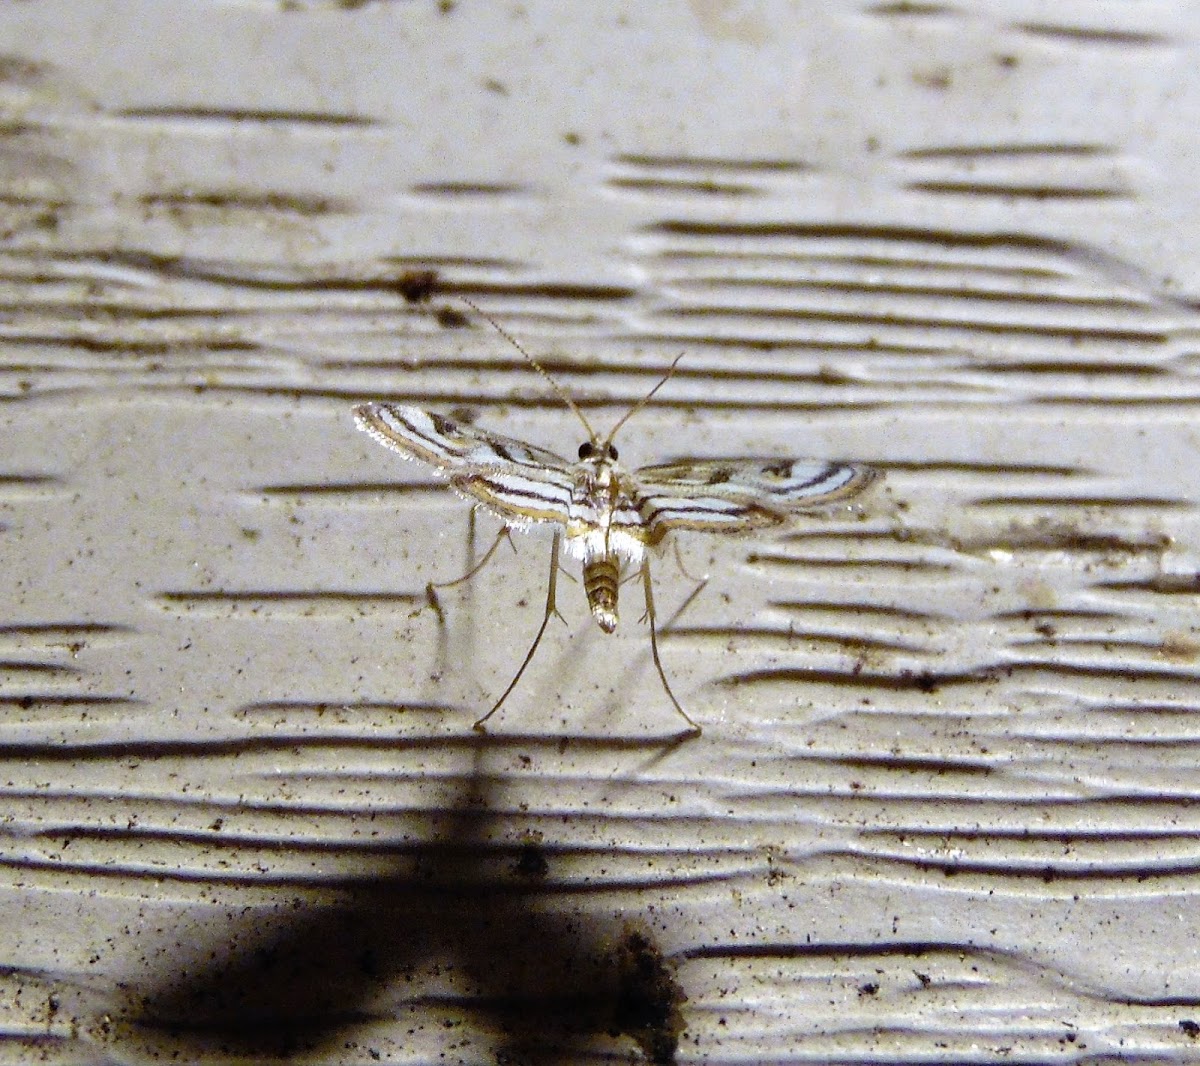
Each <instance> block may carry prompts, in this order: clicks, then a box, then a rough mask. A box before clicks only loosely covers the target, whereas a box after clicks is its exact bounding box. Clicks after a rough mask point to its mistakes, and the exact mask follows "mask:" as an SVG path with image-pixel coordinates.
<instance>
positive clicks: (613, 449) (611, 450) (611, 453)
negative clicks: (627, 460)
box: [608, 444, 617, 459]
mask: <svg viewBox="0 0 1200 1066" xmlns="http://www.w3.org/2000/svg"><path fill="white" fill-rule="evenodd" d="M608 457H609V458H610V459H615V458H616V457H617V449H616V447H615V446H614V445H612V444H610V445H609V446H608Z"/></svg>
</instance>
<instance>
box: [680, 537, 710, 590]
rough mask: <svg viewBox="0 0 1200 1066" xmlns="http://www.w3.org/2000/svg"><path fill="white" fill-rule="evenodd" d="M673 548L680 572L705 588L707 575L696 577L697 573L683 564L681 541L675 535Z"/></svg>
mask: <svg viewBox="0 0 1200 1066" xmlns="http://www.w3.org/2000/svg"><path fill="white" fill-rule="evenodd" d="M671 548H672V549H673V550H674V552H675V565H676V566H677V567H679V572H680V573H681V574H682V575H683V576H684V577H686V578H687V579H688V580H689V581H694V582H696V584H697V585H699V586H700V588H703V587H704V586H705V585H707V584H708V578H707V577H696V575H695V574H693V573H692V572H691V571H690V570H688V568H687V567H686V566H684V565H683V553H682V552H681V551H680V550H679V541H678V540H677V539H676V538H674V537H672V538H671ZM693 595H694V593H693ZM689 599H690V597H689Z"/></svg>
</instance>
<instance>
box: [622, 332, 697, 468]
mask: <svg viewBox="0 0 1200 1066" xmlns="http://www.w3.org/2000/svg"><path fill="white" fill-rule="evenodd" d="M685 354H686V353H685V352H680V353H679V354H678V355H677V356H675V359H674V361H673V362H672V363H671V365H670V366H669V367H667V372H666V373H665V374H663V376H662V377H661V378H660V379H659V382H658V384H657V385H655V386H654V388H652V389H651V390H650V391H649V392H648V393H646V395H645V396H643V397H642V398H641V399H640V400H638V402H637V403H635V404H634V405H633V406H632V407H631V408H629V410H628V411H626V412H625V413H624V414H623V415H622V416H621V421H620V422H618V423H617V424H616V425H615V426H613V428H612V429H610V430H609V431H608V436H607V437H605V438H604V448H607V447H608V446H609V445H610V444H612V442H613V438H614V437H615V436H616V435H617V430H618V429H620V428H621V427H622V426H623V425H625V423H626V422H628V421H629V420H630V419H631V418H632V417H633V416H634V415H636V414H637V413H638V412H639V411H640V410H641V409H642V408H643V407H645V406H646V404H648V403H649V402H650V400H651V398H652V397H653V396H654V394H655V393H656V392H658V390H659V389H661V388H662V387H663V386H664V385H665V384H666V383H667V382H668V381H670V380H671V376H672V375H673V374H674V373H675V367H676V366H678V365H679V360H680V359H682V358H683V357H684V355H685ZM602 450H603V449H602Z"/></svg>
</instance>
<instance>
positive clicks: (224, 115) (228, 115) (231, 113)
mask: <svg viewBox="0 0 1200 1066" xmlns="http://www.w3.org/2000/svg"><path fill="white" fill-rule="evenodd" d="M110 114H113V115H116V116H117V117H119V118H133V119H151V120H154V121H159V122H162V121H168V122H220V123H229V124H231V125H244V124H245V123H262V124H264V125H268V126H279V125H284V126H329V127H331V128H333V129H345V128H347V127H352V128H354V127H357V128H359V129H370V128H372V127H375V126H378V125H379V123H378V121H377V120H375V119H373V118H371V117H369V116H366V115H356V114H352V113H348V112H336V111H273V110H269V109H265V108H264V109H251V108H230V107H211V108H208V107H126V108H115V109H113V110H112V111H111V112H110Z"/></svg>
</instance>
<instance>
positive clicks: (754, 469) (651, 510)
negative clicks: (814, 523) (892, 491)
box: [634, 459, 878, 544]
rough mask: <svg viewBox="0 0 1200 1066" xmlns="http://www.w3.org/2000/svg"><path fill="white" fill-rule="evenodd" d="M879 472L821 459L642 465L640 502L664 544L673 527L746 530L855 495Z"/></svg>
mask: <svg viewBox="0 0 1200 1066" xmlns="http://www.w3.org/2000/svg"><path fill="white" fill-rule="evenodd" d="M877 476H878V474H877V473H876V471H874V470H872V469H871V468H870V467H866V466H854V465H851V464H849V463H831V462H823V461H821V460H816V459H700V460H695V461H684V462H677V463H663V464H661V465H659V466H644V467H642V468H641V469H640V470H638V471H637V473H636V475H635V476H634V481H635V482H636V484H637V508H638V511H639V512H640V513H641V516H642V520H643V521H644V522H645V523H646V526H647V528H648V529H649V531H650V542H651V543H653V544H657V543H658V542H659V541H660V540H661V539H662V538H663V537H664V536H665V535H666V534H667V533H668V532H669V531H670V530H672V529H692V530H701V531H704V532H709V533H742V532H745V531H747V530H751V529H758V528H761V527H763V526H771V525H777V524H779V523H781V522H786V521H787V520H788V518H790V517H791V516H792V515H794V514H797V513H800V512H803V511H807V510H816V509H819V508H821V507H824V506H827V505H828V504H831V503H836V502H838V501H841V500H847V499H850V498H851V497H852V496H856V495H857V494H858V493H860V492H862V490H863V489H865V488H866V487H867V486H868V485H869V484H871V482H872V481H874V480H875V478H876V477H877Z"/></svg>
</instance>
